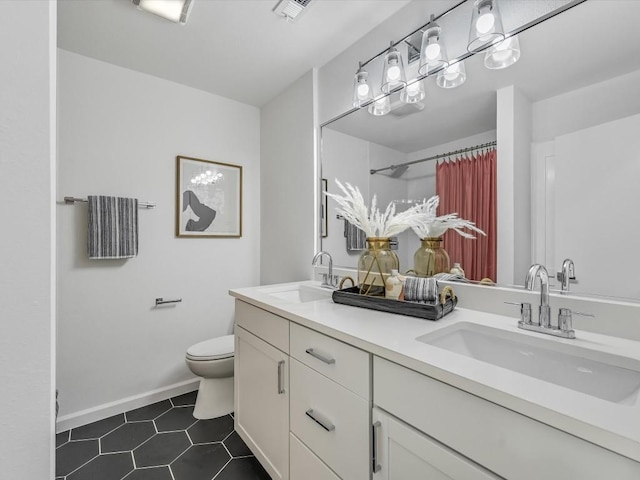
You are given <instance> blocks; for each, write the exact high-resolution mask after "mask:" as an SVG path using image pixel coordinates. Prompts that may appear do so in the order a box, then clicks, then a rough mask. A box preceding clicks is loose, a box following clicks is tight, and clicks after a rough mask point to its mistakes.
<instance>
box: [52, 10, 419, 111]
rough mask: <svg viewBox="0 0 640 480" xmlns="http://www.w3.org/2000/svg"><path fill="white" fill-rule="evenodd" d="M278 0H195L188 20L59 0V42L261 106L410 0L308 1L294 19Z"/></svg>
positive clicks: (100, 57) (63, 45)
mask: <svg viewBox="0 0 640 480" xmlns="http://www.w3.org/2000/svg"><path fill="white" fill-rule="evenodd" d="M276 3H277V0H194V5H193V8H192V11H191V15H190V17H189V21H188V22H187V24H186V25H177V24H175V23H172V22H169V21H167V20H164V19H162V18H160V17H157V16H155V15H151V14H149V13H146V12H143V11H140V10H138V9H137V8H136V7H135V6H134V5H132V4H131V0H58V46H59V47H60V48H63V49H65V50H69V51H72V52H76V53H79V54H81V55H85V56H88V57H93V58H96V59H98V60H102V61H105V62H109V63H113V64H115V65H120V66H122V67H126V68H130V69H133V70H138V71H141V72H144V73H148V74H150V75H154V76H157V77H160V78H165V79H167V80H171V81H174V82H178V83H181V84H184V85H188V86H191V87H195V88H198V89H201V90H205V91H208V92H211V93H214V94H217V95H221V96H224V97H227V98H231V99H234V100H238V101H240V102H243V103H247V104H250V105H256V106H262V105H264V104H265V103H267V102H268V101H269V100H271V99H272V98H274V97H275V96H277V95H278V94H279V93H280V92H281V91H283V90H284V89H285V88H286V87H287V86H288V85H290V84H291V83H292V82H294V81H295V80H297V79H298V78H299V77H301V76H302V75H303V74H304V73H305V72H307V71H309V70H310V69H311V68H313V67H320V66H322V65H323V64H325V63H326V62H328V61H329V60H331V59H332V58H333V57H335V56H336V55H337V54H339V53H340V52H342V51H343V50H344V49H345V48H347V47H348V46H349V45H351V44H352V43H353V42H355V41H356V40H358V39H359V38H361V37H362V36H364V35H365V34H366V33H368V32H369V31H370V30H372V29H373V28H374V27H376V26H377V25H378V24H380V23H381V22H383V21H384V20H385V19H386V18H388V17H390V16H391V15H393V14H394V13H395V12H396V11H397V10H399V9H400V8H402V7H403V6H404V5H406V4H407V3H409V0H313V1H312V2H311V4H310V5H309V6H308V7H307V9H306V11H305V12H304V13H303V14H302V16H301V17H300V18H299V20H298V21H297V22H296V23H288V22H287V21H286V20H284V19H283V18H281V17H278V16H276V15H275V14H274V13H273V12H272V9H273V8H274V7H275V5H276Z"/></svg>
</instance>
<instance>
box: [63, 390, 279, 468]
mask: <svg viewBox="0 0 640 480" xmlns="http://www.w3.org/2000/svg"><path fill="white" fill-rule="evenodd" d="M196 394H197V392H191V393H187V394H185V395H180V396H179V397H174V398H172V399H170V400H164V401H162V402H158V403H154V404H152V405H148V406H146V407H142V408H138V409H136V410H132V411H130V412H126V413H123V414H120V415H114V416H113V417H109V418H105V419H104V420H100V421H98V422H95V423H91V424H89V425H84V426H82V427H78V428H74V429H71V430H68V431H66V432H62V433H59V434H57V435H56V480H125V479H126V480H212V479H215V480H270V477H269V475H268V474H267V473H266V472H265V471H264V469H263V468H262V466H261V465H260V464H259V463H258V461H257V460H256V458H255V457H254V456H253V454H252V453H251V451H250V450H249V449H248V448H247V446H246V445H245V444H244V442H243V441H242V439H241V438H240V437H239V436H238V434H237V433H236V432H235V431H234V430H233V417H232V416H231V415H226V416H224V417H220V418H214V419H212V420H196V419H195V418H193V405H194V403H195V399H196Z"/></svg>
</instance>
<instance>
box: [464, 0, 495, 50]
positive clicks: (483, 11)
mask: <svg viewBox="0 0 640 480" xmlns="http://www.w3.org/2000/svg"><path fill="white" fill-rule="evenodd" d="M502 39H504V28H502V18H501V17H500V10H499V9H498V1H497V0H474V2H473V13H472V14H471V29H470V30H469V43H468V45H467V50H468V51H469V52H471V53H477V52H479V51H481V50H483V49H485V48H487V47H488V46H489V45H491V44H493V43H497V42H499V41H500V40H502Z"/></svg>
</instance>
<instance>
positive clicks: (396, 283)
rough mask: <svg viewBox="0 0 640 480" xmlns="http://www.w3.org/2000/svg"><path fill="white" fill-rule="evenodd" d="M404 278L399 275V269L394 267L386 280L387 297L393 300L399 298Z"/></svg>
mask: <svg viewBox="0 0 640 480" xmlns="http://www.w3.org/2000/svg"><path fill="white" fill-rule="evenodd" d="M402 286H403V285H402V280H400V278H399V276H398V270H396V269H395V268H393V269H392V270H391V275H389V276H388V277H387V280H386V281H385V295H384V296H385V297H386V298H389V299H391V300H398V299H399V298H400V295H401V294H402Z"/></svg>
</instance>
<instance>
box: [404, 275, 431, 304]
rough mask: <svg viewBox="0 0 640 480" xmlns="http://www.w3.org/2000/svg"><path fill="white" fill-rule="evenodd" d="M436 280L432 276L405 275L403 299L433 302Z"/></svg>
mask: <svg viewBox="0 0 640 480" xmlns="http://www.w3.org/2000/svg"><path fill="white" fill-rule="evenodd" d="M437 298H438V282H437V281H436V279H435V278H433V277H428V278H424V277H407V278H406V279H405V281H404V299H405V300H406V301H408V302H435V301H436V299H437Z"/></svg>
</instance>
